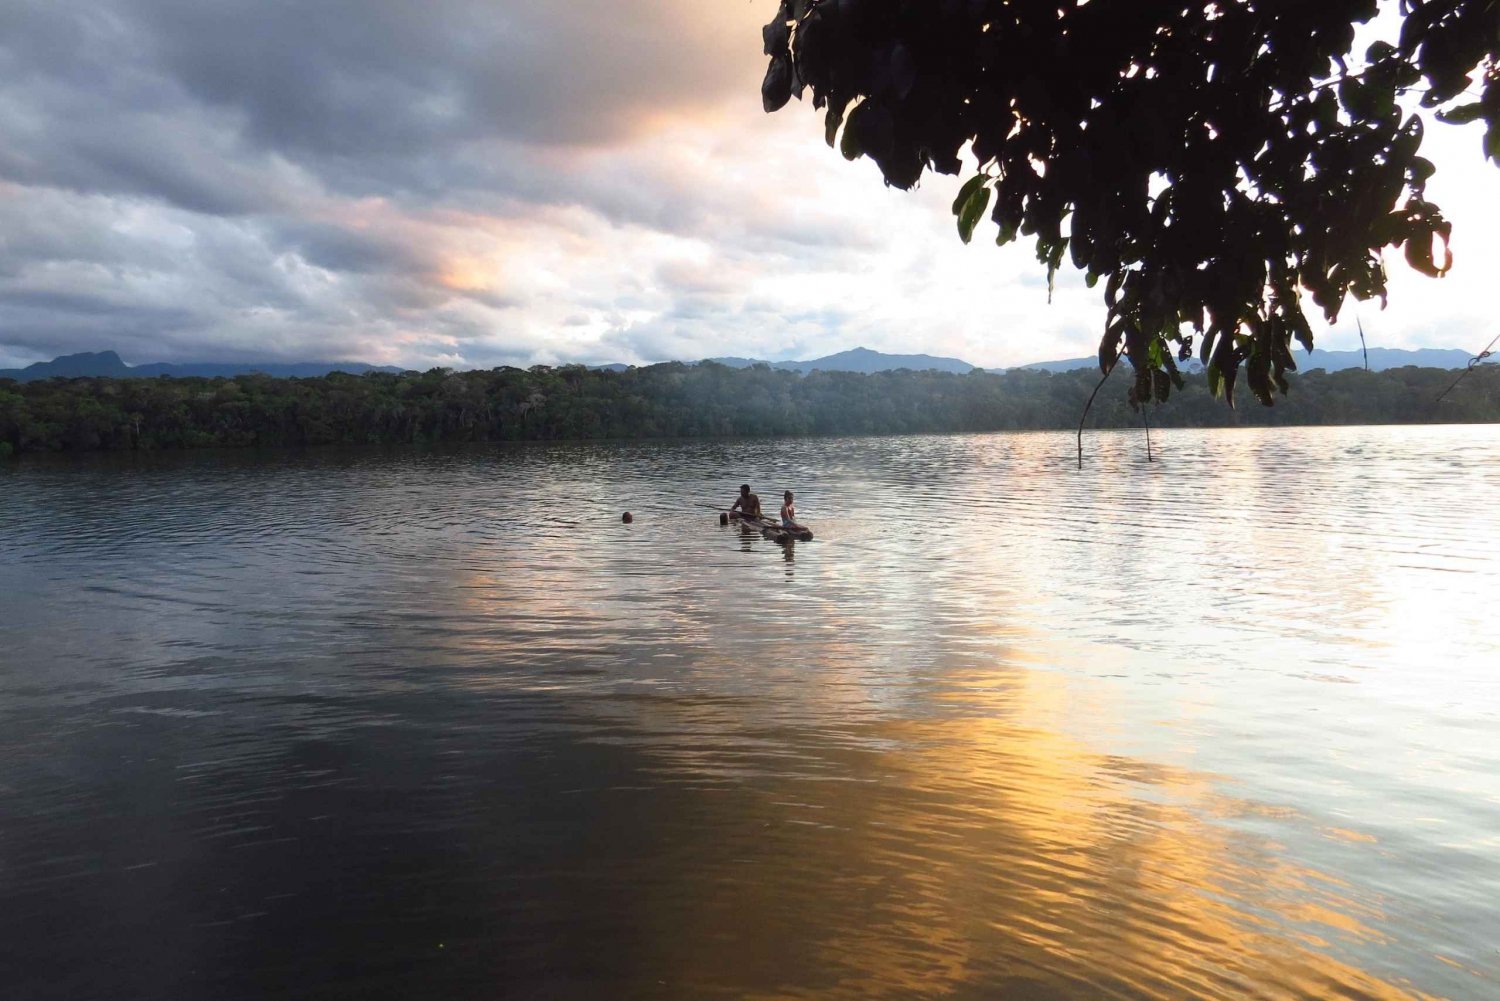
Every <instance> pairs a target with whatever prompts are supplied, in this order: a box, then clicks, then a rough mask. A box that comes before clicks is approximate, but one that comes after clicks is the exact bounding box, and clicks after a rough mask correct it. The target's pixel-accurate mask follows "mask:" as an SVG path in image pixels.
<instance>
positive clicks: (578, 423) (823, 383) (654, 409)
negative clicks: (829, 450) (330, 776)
mask: <svg viewBox="0 0 1500 1001" xmlns="http://www.w3.org/2000/svg"><path fill="white" fill-rule="evenodd" d="M1456 375H1457V373H1455V372H1453V371H1449V370H1444V369H1430V368H1429V369H1422V368H1399V369H1388V370H1386V371H1384V372H1364V371H1359V370H1353V369H1351V370H1345V371H1340V372H1334V373H1324V372H1322V371H1321V370H1314V371H1312V372H1308V373H1305V374H1301V375H1296V376H1294V378H1295V379H1296V385H1295V387H1294V392H1293V394H1292V395H1291V396H1290V397H1288V398H1287V400H1286V401H1284V403H1283V405H1282V406H1278V407H1276V408H1275V409H1274V410H1265V409H1262V408H1259V407H1256V408H1250V410H1248V411H1233V410H1229V409H1227V408H1225V407H1224V406H1223V405H1222V404H1218V403H1215V402H1214V400H1213V397H1212V396H1211V394H1210V392H1209V388H1208V383H1207V380H1206V379H1205V378H1204V377H1203V376H1201V375H1188V376H1186V377H1185V381H1184V388H1183V390H1182V391H1181V392H1180V393H1178V394H1177V396H1176V398H1175V399H1174V400H1173V403H1172V406H1170V407H1168V408H1163V409H1160V410H1157V411H1156V412H1155V413H1154V414H1153V415H1152V417H1151V422H1152V424H1154V425H1162V426H1223V425H1234V424H1377V423H1413V422H1435V423H1463V422H1497V421H1500V366H1497V365H1481V366H1478V367H1477V368H1475V369H1474V370H1473V371H1472V372H1471V373H1470V374H1469V376H1468V377H1467V378H1465V379H1463V380H1462V381H1461V382H1460V383H1459V384H1458V385H1457V386H1456V387H1454V389H1453V391H1452V392H1451V393H1450V394H1449V395H1448V396H1447V397H1446V398H1445V399H1443V401H1442V402H1441V403H1439V402H1438V397H1439V396H1440V395H1441V394H1442V392H1443V390H1444V389H1446V388H1448V387H1449V386H1450V385H1452V384H1453V382H1454V379H1455V376H1456ZM1096 379H1097V376H1096V375H1094V374H1093V373H1091V372H1090V371H1088V370H1087V369H1084V370H1075V371H1072V372H1061V373H1056V374H1053V373H1048V372H1044V371H1035V370H1025V369H1018V370H1012V371H1009V372H1006V373H1004V374H995V373H990V372H983V371H979V370H975V371H973V372H970V373H968V374H966V375H957V374H953V373H947V372H935V371H924V372H914V371H910V370H902V371H895V372H879V373H874V374H869V375H865V374H860V373H854V372H826V371H816V372H813V373H811V374H808V375H802V374H799V373H796V372H787V371H778V370H773V369H771V368H769V367H767V366H765V365H757V366H753V367H750V368H729V367H726V366H724V365H719V364H715V363H712V362H705V363H701V364H698V365H684V364H682V363H680V362H672V363H667V364H663V365H652V366H648V367H645V368H635V369H627V370H626V371H623V372H610V371H598V370H592V369H587V368H583V367H581V366H568V367H564V368H546V367H540V366H539V367H535V368H531V369H527V370H524V371H523V370H521V369H514V368H501V369H494V370H491V371H476V372H452V371H448V370H446V369H434V370H432V371H430V372H422V373H418V372H407V373H404V374H400V375H393V374H389V373H384V372H372V373H368V374H364V375H358V376H355V375H346V374H343V373H334V374H332V375H329V376H326V377H323V378H314V379H295V378H290V379H283V378H273V377H271V376H265V375H244V376H238V377H235V378H213V379H209V378H191V377H190V378H168V377H162V378H155V379H115V378H73V379H67V378H56V379H49V380H44V381H36V382H27V383H18V382H13V381H10V380H0V457H4V456H5V455H8V454H11V453H14V452H48V451H95V450H107V451H110V450H113V451H118V450H132V449H140V450H155V449H177V448H200V447H239V446H251V447H282V446H298V447H300V446H305V445H328V444H410V443H430V442H468V441H537V440H559V439H588V438H655V437H699V436H714V435H770V434H777V435H799V434H902V433H913V432H946V431H999V430H1020V429H1042V428H1071V427H1073V426H1075V425H1076V424H1077V421H1078V412H1079V409H1080V407H1082V405H1083V402H1084V400H1085V399H1086V398H1087V397H1088V395H1089V393H1090V390H1091V389H1092V388H1093V386H1092V384H1093V382H1094V381H1095V380H1096ZM1090 424H1091V426H1093V427H1130V426H1139V424H1140V416H1139V415H1138V414H1134V413H1132V412H1131V410H1130V408H1129V406H1128V405H1127V403H1126V401H1123V400H1118V399H1116V400H1112V401H1108V402H1106V403H1104V404H1102V405H1100V406H1098V407H1096V408H1095V411H1094V413H1093V414H1092V417H1091V421H1090Z"/></svg>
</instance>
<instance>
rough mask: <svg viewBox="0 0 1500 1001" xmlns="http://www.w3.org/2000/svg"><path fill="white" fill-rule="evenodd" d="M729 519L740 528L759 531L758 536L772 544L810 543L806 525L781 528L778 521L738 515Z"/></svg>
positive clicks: (809, 530)
mask: <svg viewBox="0 0 1500 1001" xmlns="http://www.w3.org/2000/svg"><path fill="white" fill-rule="evenodd" d="M730 517H731V518H732V519H734V520H735V521H738V522H739V523H740V526H741V527H742V528H748V529H757V528H758V529H760V534H761V535H762V536H764V537H765V538H767V539H770V540H771V541H772V542H794V541H801V542H811V541H812V537H813V534H812V529H810V528H808V527H807V526H806V525H798V526H796V527H795V528H783V527H781V523H780V522H779V521H775V520H773V519H771V518H766V517H758V518H747V517H745V516H744V515H740V514H733V515H730Z"/></svg>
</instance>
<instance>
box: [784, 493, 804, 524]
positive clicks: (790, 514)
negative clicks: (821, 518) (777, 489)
mask: <svg viewBox="0 0 1500 1001" xmlns="http://www.w3.org/2000/svg"><path fill="white" fill-rule="evenodd" d="M781 527H782V528H801V527H802V526H801V525H799V524H797V509H796V508H795V507H793V506H792V492H791V491H790V490H788V491H787V492H786V493H784V494H782V502H781Z"/></svg>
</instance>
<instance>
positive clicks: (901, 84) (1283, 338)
mask: <svg viewBox="0 0 1500 1001" xmlns="http://www.w3.org/2000/svg"><path fill="white" fill-rule="evenodd" d="M1376 13H1377V3H1376V0H1318V2H1316V3H1312V2H1306V0H1214V2H1202V0H1199V2H1184V0H783V2H782V3H781V5H780V8H779V10H778V11H777V13H776V16H775V17H774V18H773V19H772V21H771V22H770V23H769V24H767V25H766V26H765V29H764V33H763V37H764V43H765V52H766V54H767V55H768V56H769V57H770V67H769V69H768V70H767V72H766V77H765V82H764V84H763V86H762V98H763V101H764V104H765V108H766V110H767V111H768V112H770V111H775V110H777V109H779V108H781V107H782V106H784V105H785V104H787V102H788V101H790V100H791V98H792V97H797V98H799V99H801V98H803V96H804V94H806V93H807V92H809V91H810V92H811V99H812V104H813V107H814V108H817V109H820V110H822V111H823V112H824V124H825V136H826V138H827V141H828V143H829V145H830V146H835V145H836V146H837V148H838V149H839V150H840V151H841V152H842V153H843V155H844V156H845V157H846V158H848V159H850V160H854V159H857V158H859V157H869V158H870V159H872V160H873V161H874V162H875V163H876V165H878V166H879V168H880V171H881V173H882V174H883V175H884V177H885V180H886V182H887V183H888V184H892V185H895V186H896V187H899V188H911V187H912V186H913V185H915V184H916V183H917V182H918V180H919V179H920V178H921V176H922V174H923V172H924V171H926V170H929V169H930V170H935V171H938V172H940V173H944V174H957V173H959V172H960V170H961V169H962V161H961V160H960V154H961V152H962V151H963V150H964V147H965V146H966V145H969V144H972V145H971V147H970V152H972V155H973V157H974V159H975V160H977V161H978V165H979V172H978V173H977V174H975V175H974V176H973V177H972V178H970V179H969V180H968V181H967V183H965V184H964V186H963V187H962V189H961V190H960V192H959V195H958V198H957V199H956V200H955V202H954V204H953V212H954V215H955V217H956V220H957V224H958V232H959V235H960V237H961V238H962V239H963V240H964V241H965V242H967V241H969V240H971V239H972V238H973V236H974V234H975V233H976V231H977V230H978V227H979V225H980V223H981V222H983V220H984V218H985V216H986V215H987V216H988V217H989V219H990V220H991V221H992V222H993V223H994V225H995V226H996V228H997V229H998V233H997V240H998V242H999V243H1002V244H1004V243H1008V242H1010V241H1012V240H1015V239H1017V238H1018V237H1024V238H1027V239H1030V240H1032V241H1034V243H1035V247H1036V253H1037V258H1038V260H1039V262H1040V263H1041V265H1042V266H1044V267H1045V268H1046V269H1047V272H1048V280H1049V288H1050V285H1051V281H1052V279H1053V277H1054V276H1055V275H1056V273H1057V271H1058V269H1059V268H1061V267H1062V266H1063V265H1064V263H1065V262H1067V263H1071V264H1072V265H1073V266H1074V267H1076V268H1078V269H1080V270H1082V271H1083V272H1084V273H1085V275H1086V279H1087V282H1088V284H1089V286H1090V287H1094V286H1095V285H1096V284H1098V283H1100V282H1102V283H1103V286H1104V289H1103V291H1104V300H1105V303H1106V305H1107V306H1108V314H1107V319H1106V323H1105V330H1104V335H1103V337H1102V339H1101V340H1100V344H1099V364H1100V367H1101V369H1103V370H1105V371H1108V370H1109V369H1110V368H1112V367H1113V366H1114V365H1115V363H1116V362H1117V360H1118V359H1119V358H1121V357H1122V356H1123V357H1125V358H1127V359H1128V360H1129V361H1130V363H1131V366H1132V367H1133V368H1134V370H1135V373H1136V381H1135V385H1134V386H1133V387H1132V391H1131V392H1132V399H1137V400H1142V401H1144V400H1153V399H1154V400H1165V399H1166V398H1167V395H1168V394H1169V392H1170V388H1171V386H1172V385H1174V384H1175V385H1180V376H1179V375H1178V372H1177V363H1178V362H1181V361H1186V360H1187V359H1188V358H1190V357H1191V356H1192V354H1193V352H1194V351H1195V350H1196V352H1197V354H1198V356H1199V357H1200V358H1201V359H1202V361H1203V363H1204V365H1205V366H1207V368H1208V372H1209V379H1210V383H1211V385H1213V386H1214V387H1215V389H1216V391H1218V392H1222V393H1223V395H1224V396H1225V397H1226V398H1227V399H1228V401H1229V402H1230V404H1231V405H1233V401H1234V386H1235V382H1236V380H1237V378H1238V376H1239V373H1240V372H1241V371H1242V370H1243V372H1244V373H1245V378H1246V382H1247V383H1248V385H1249V388H1250V391H1251V392H1252V393H1253V394H1254V395H1255V397H1256V398H1257V399H1258V400H1260V401H1261V402H1262V403H1264V404H1267V405H1269V404H1271V402H1272V394H1273V391H1274V390H1276V389H1280V391H1281V392H1285V391H1286V388H1287V381H1286V377H1285V373H1286V372H1288V371H1292V370H1294V369H1295V368H1296V365H1295V362H1294V361H1293V358H1292V342H1293V341H1296V342H1297V343H1299V344H1301V345H1303V346H1304V347H1306V348H1308V349H1311V347H1312V341H1313V334H1312V328H1311V325H1310V323H1309V321H1308V318H1307V313H1306V309H1307V308H1308V307H1307V302H1308V300H1309V299H1310V300H1311V303H1312V304H1313V305H1314V306H1315V307H1316V308H1317V309H1318V310H1320V311H1321V312H1322V313H1323V315H1324V316H1325V317H1326V318H1327V320H1328V321H1329V322H1330V323H1331V322H1333V321H1334V320H1335V319H1337V317H1338V314H1339V311H1340V309H1341V307H1342V306H1343V304H1344V302H1345V300H1346V297H1347V296H1349V295H1353V296H1354V297H1355V298H1356V299H1358V300H1367V299H1372V298H1378V299H1380V300H1381V302H1382V305H1383V304H1384V301H1385V296H1386V274H1385V271H1384V268H1383V266H1382V255H1381V252H1382V250H1383V248H1386V247H1394V248H1400V249H1401V250H1402V252H1403V254H1404V257H1405V259H1406V261H1407V263H1408V264H1410V266H1412V267H1413V268H1416V269H1417V270H1418V271H1421V272H1422V273H1424V274H1427V275H1431V276H1434V277H1437V276H1441V275H1442V274H1444V273H1445V272H1446V271H1447V270H1448V269H1449V268H1450V267H1451V266H1452V264H1453V257H1452V254H1451V253H1450V252H1449V250H1448V238H1449V234H1450V225H1449V223H1448V221H1447V220H1446V219H1445V218H1444V217H1443V215H1442V213H1441V212H1440V211H1439V210H1438V207H1437V206H1436V205H1434V204H1432V203H1431V202H1429V201H1428V200H1427V198H1426V186H1427V182H1428V179H1429V178H1430V177H1431V176H1432V174H1433V171H1434V167H1433V164H1432V163H1431V162H1430V161H1428V160H1427V159H1425V158H1423V157H1422V156H1421V155H1419V150H1420V147H1421V144H1422V136H1423V130H1424V121H1423V117H1422V114H1420V113H1416V114H1407V113H1405V112H1404V111H1403V110H1402V107H1403V102H1402V101H1400V100H1399V99H1400V98H1401V97H1402V95H1404V94H1406V93H1408V92H1412V93H1419V94H1421V95H1422V97H1421V102H1420V103H1421V106H1422V107H1423V108H1426V109H1436V117H1437V118H1438V119H1440V120H1443V121H1447V122H1454V123H1471V122H1483V123H1484V124H1485V125H1486V127H1487V131H1486V133H1485V136H1484V140H1483V142H1484V152H1485V154H1486V155H1487V156H1488V157H1489V158H1491V159H1492V160H1494V161H1495V162H1496V163H1497V164H1500V65H1497V63H1500V61H1497V50H1500V2H1497V0H1400V2H1399V14H1400V16H1401V18H1402V20H1401V30H1400V37H1399V40H1398V41H1397V42H1396V43H1395V44H1392V43H1387V42H1376V43H1375V44H1373V45H1370V46H1369V47H1368V48H1367V49H1366V50H1365V51H1364V52H1363V53H1362V54H1360V55H1358V56H1357V57H1356V56H1355V54H1354V53H1353V52H1352V50H1353V49H1354V47H1355V38H1356V27H1357V26H1358V25H1360V24H1362V23H1365V22H1368V21H1369V20H1370V19H1372V18H1373V17H1374V16H1375V15H1376ZM1404 103H1405V104H1407V105H1409V104H1410V103H1411V102H1409V101H1407V102H1404Z"/></svg>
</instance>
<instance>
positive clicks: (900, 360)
mask: <svg viewBox="0 0 1500 1001" xmlns="http://www.w3.org/2000/svg"><path fill="white" fill-rule="evenodd" d="M1292 356H1293V357H1294V358H1295V359H1296V361H1297V371H1299V372H1308V371H1311V370H1312V369H1315V368H1321V369H1323V370H1325V371H1328V372H1337V371H1339V370H1341V369H1346V368H1363V367H1364V365H1365V359H1364V355H1363V353H1362V352H1359V351H1324V350H1323V349H1322V348H1314V349H1313V351H1312V353H1311V354H1308V353H1307V352H1305V351H1301V350H1294V351H1293V352H1292ZM1472 357H1473V355H1471V354H1469V353H1468V352H1467V351H1462V350H1459V349H1457V348H1417V349H1415V350H1406V349H1403V348H1371V349H1370V371H1372V372H1382V371H1384V370H1385V369H1388V368H1402V367H1404V366H1407V365H1414V366H1416V367H1418V368H1450V369H1451V368H1464V367H1465V366H1467V365H1468V364H1469V359H1470V358H1472ZM708 361H716V362H718V363H719V364H721V365H729V366H731V367H733V368H745V367H747V366H750V365H757V364H760V365H770V366H771V367H772V368H777V369H786V370H788V371H793V372H804V373H806V372H812V371H814V370H816V369H821V370H823V371H825V372H867V373H868V372H888V371H891V370H892V369H898V368H909V369H913V370H916V371H926V370H928V369H936V370H938V371H939V372H958V373H965V372H969V371H972V370H973V369H975V368H977V367H978V366H976V365H972V364H970V363H969V362H966V361H963V360H962V359H959V358H942V357H938V356H936V355H888V354H884V353H883V352H880V351H871V350H870V349H869V348H855V349H854V350H853V351H841V352H839V353H838V354H834V355H828V356H826V357H823V358H813V359H810V360H808V361H768V362H762V361H759V360H757V359H754V358H710V359H708ZM1098 365H1099V359H1098V358H1094V357H1088V358H1064V359H1060V360H1057V361H1039V362H1033V363H1032V364H1030V365H1018V366H1016V367H1017V368H1023V369H1041V370H1044V371H1047V372H1070V371H1072V370H1074V369H1079V368H1097V367H1098ZM610 367H612V368H613V367H616V366H610ZM620 367H623V366H620ZM1182 367H1183V369H1184V370H1186V371H1197V370H1199V369H1200V368H1202V366H1201V365H1199V364H1198V362H1197V360H1196V359H1194V360H1193V361H1190V362H1188V363H1186V364H1185V365H1183V366H1182ZM986 371H990V372H1004V371H1005V369H1003V368H992V369H987V370H986Z"/></svg>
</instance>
